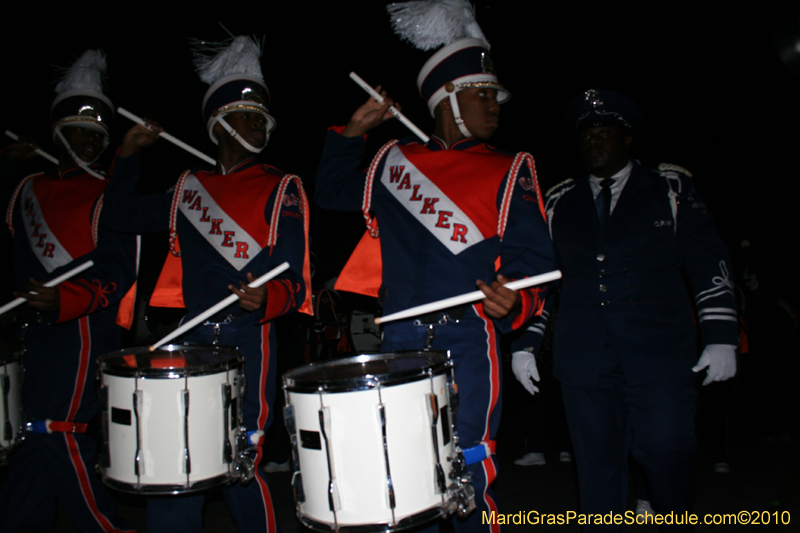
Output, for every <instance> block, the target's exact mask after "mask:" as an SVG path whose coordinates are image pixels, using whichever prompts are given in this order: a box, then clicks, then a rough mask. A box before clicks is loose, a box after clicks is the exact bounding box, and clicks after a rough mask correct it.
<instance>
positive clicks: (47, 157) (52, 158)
mask: <svg viewBox="0 0 800 533" xmlns="http://www.w3.org/2000/svg"><path fill="white" fill-rule="evenodd" d="M6 135H7V136H9V137H11V138H12V139H13V140H15V141H19V137H17V135H16V134H14V133H12V132H10V131H8V130H6ZM34 152H36V153H37V154H39V155H40V156H42V157H44V158H45V159H47V160H48V161H50V162H51V163H53V164H54V165H57V164H58V159H56V158H55V157H53V156H52V155H50V154H48V153H47V152H45V151H44V150H42V149H41V148H37V149H36V150H34ZM0 314H2V313H0Z"/></svg>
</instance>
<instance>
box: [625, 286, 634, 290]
mask: <svg viewBox="0 0 800 533" xmlns="http://www.w3.org/2000/svg"><path fill="white" fill-rule="evenodd" d="M632 288H633V287H632V286H630V285H625V290H626V291H629V290H631V289H632Z"/></svg>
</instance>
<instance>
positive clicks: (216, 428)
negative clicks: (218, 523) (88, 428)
mask: <svg viewBox="0 0 800 533" xmlns="http://www.w3.org/2000/svg"><path fill="white" fill-rule="evenodd" d="M170 354H171V355H173V356H175V358H176V360H178V361H179V360H181V358H183V359H185V361H186V362H187V363H186V364H187V366H185V367H168V368H158V367H154V366H153V365H152V364H150V363H151V359H150V357H151V354H150V353H149V351H148V350H147V348H137V349H133V350H120V351H118V352H114V353H111V354H107V355H104V356H103V357H102V358H101V364H100V378H101V382H102V389H103V396H104V397H105V405H104V412H103V416H104V417H105V419H104V424H105V428H106V434H107V450H106V455H107V461H106V463H105V465H103V466H102V467H101V470H102V473H103V481H104V482H105V483H106V484H107V485H109V486H111V487H114V488H116V489H119V490H123V491H127V492H145V493H148V494H177V493H183V492H192V491H196V490H203V489H206V488H208V487H211V486H214V485H218V484H220V483H223V482H225V481H227V480H229V479H230V478H231V476H232V468H233V465H232V463H230V462H228V461H227V458H226V443H230V448H229V450H230V451H231V456H233V455H235V453H236V436H237V431H238V429H239V425H240V420H239V416H238V411H237V400H238V399H239V379H240V377H239V376H240V375H241V368H242V365H243V362H242V360H241V357H240V356H239V355H238V353H237V352H236V350H234V349H232V348H222V347H211V346H202V345H193V346H191V345H190V346H179V345H170V346H167V347H166V348H165V349H163V350H162V351H161V352H159V353H156V354H153V355H152V356H153V357H163V356H169V355H170ZM209 354H210V355H211V356H212V357H211V358H210V359H211V362H208V361H207V359H209ZM129 357H135V358H136V361H137V365H135V366H129V364H128V363H127V362H126V358H129ZM204 358H205V359H206V360H204ZM140 365H141V366H140ZM184 391H188V398H189V410H188V425H187V424H185V423H184V412H185V411H184V399H183V398H184ZM226 391H229V392H230V397H231V402H230V404H229V406H228V407H227V408H226V407H225V403H226ZM137 397H139V398H141V400H140V402H141V403H140V405H139V406H138V407H139V408H138V410H137V408H136V407H137V406H136V405H135V402H136V400H135V398H137ZM185 432H188V447H187V445H186V441H187V439H186V437H185V435H184V433H185ZM187 449H188V455H189V461H190V462H189V471H188V472H187V470H186V466H185V465H186V461H185V458H186V453H187ZM137 450H139V471H138V475H137V470H136V466H137V460H136V458H137Z"/></svg>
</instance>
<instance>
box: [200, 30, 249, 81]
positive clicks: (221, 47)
mask: <svg viewBox="0 0 800 533" xmlns="http://www.w3.org/2000/svg"><path fill="white" fill-rule="evenodd" d="M192 44H193V46H192V53H193V55H194V59H193V61H192V62H193V63H194V66H195V67H196V69H197V73H198V74H199V75H200V79H201V80H203V81H204V82H205V83H207V84H209V85H212V84H213V83H214V82H216V81H217V80H219V79H221V78H224V77H225V76H229V75H231V74H247V75H249V76H252V77H255V78H259V79H264V76H263V75H262V74H261V62H260V59H261V53H262V44H261V43H259V42H258V41H256V40H255V39H254V38H252V37H248V36H246V35H240V36H238V37H235V38H233V39H228V40H227V41H223V42H221V43H209V42H206V41H193V43H192Z"/></svg>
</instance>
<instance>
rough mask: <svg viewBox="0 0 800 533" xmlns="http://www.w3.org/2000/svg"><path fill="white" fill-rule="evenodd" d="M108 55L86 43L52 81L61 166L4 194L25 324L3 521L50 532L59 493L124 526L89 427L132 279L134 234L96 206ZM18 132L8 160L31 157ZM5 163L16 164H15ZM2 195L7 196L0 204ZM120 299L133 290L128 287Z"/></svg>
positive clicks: (101, 526) (70, 505)
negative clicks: (107, 223)
mask: <svg viewBox="0 0 800 533" xmlns="http://www.w3.org/2000/svg"><path fill="white" fill-rule="evenodd" d="M105 68H106V61H105V56H104V55H103V54H102V53H100V52H99V51H97V50H88V51H86V52H85V53H84V54H83V55H82V56H81V57H80V58H79V59H78V61H77V62H76V63H75V64H74V65H73V66H72V67H71V68H70V69H69V70H68V71H67V73H66V74H65V76H64V79H63V80H62V81H61V82H60V83H59V84H58V85H57V86H56V92H57V93H58V96H57V97H56V98H55V100H54V101H53V105H52V109H51V115H52V118H53V138H54V140H55V143H56V146H57V148H58V155H59V157H58V169H57V172H45V173H38V174H33V175H30V176H28V177H26V178H24V179H23V180H22V181H21V182H20V183H19V185H18V186H17V187H16V189H15V190H14V192H13V194H12V197H11V200H10V202H9V203H8V204H7V205H8V208H7V211H6V224H7V225H8V227H9V229H10V230H11V233H12V234H13V236H14V269H15V275H16V286H17V291H18V292H17V293H15V295H16V296H18V297H22V298H24V299H26V300H27V305H25V307H22V308H20V309H22V312H21V313H20V314H19V316H18V321H19V322H20V323H24V324H25V325H24V326H22V328H21V332H20V336H21V337H22V340H23V342H24V346H25V355H24V367H25V381H24V386H23V405H24V410H25V413H26V415H27V417H28V424H27V431H26V432H25V435H24V441H23V442H22V444H21V445H20V447H19V449H18V450H17V451H16V452H14V453H13V454H12V455H11V456H10V459H9V469H8V478H7V479H6V482H5V486H4V489H3V494H2V497H1V498H0V524H3V530H4V531H9V532H19V531H50V530H51V529H52V527H53V525H54V520H55V514H56V500H58V501H59V502H60V503H61V505H62V506H63V508H64V509H65V510H66V512H67V514H68V516H69V518H70V519H71V520H72V521H73V523H74V524H75V526H76V527H77V528H78V529H80V530H81V531H84V532H110V531H123V530H127V526H126V525H125V524H124V523H123V522H122V521H121V520H120V519H119V518H118V517H117V515H116V512H115V510H114V503H113V501H112V500H111V497H110V495H109V494H108V493H107V492H106V489H105V487H104V486H103V483H102V482H101V481H100V480H99V478H98V477H97V476H96V475H95V471H94V465H95V455H96V451H95V441H94V438H92V437H91V436H89V435H87V434H86V430H87V425H88V423H89V421H90V420H91V419H92V417H93V416H94V415H95V414H96V413H97V411H98V402H97V398H96V392H95V385H94V379H95V376H96V374H97V369H96V360H97V358H98V357H99V356H100V355H102V354H104V353H107V352H110V351H113V350H117V349H118V348H119V342H120V334H121V331H122V329H121V328H120V325H124V326H125V327H130V323H131V322H130V319H131V318H132V313H131V312H128V313H127V314H126V315H125V316H122V315H123V314H124V313H118V308H119V307H125V308H127V310H128V311H132V307H131V306H119V305H118V304H119V302H120V300H121V299H122V298H123V296H124V295H125V294H126V292H127V291H128V289H129V288H130V287H131V286H132V284H133V282H134V280H135V275H136V272H135V264H136V254H137V246H136V237H135V236H134V235H123V234H120V233H115V232H112V231H110V230H108V229H106V228H105V227H104V225H103V219H104V218H105V217H106V216H108V215H109V212H108V209H107V208H105V209H101V208H102V205H103V191H104V189H105V188H106V183H107V176H106V175H105V173H103V171H102V170H101V169H100V166H99V165H97V164H96V163H95V162H96V161H97V159H98V158H99V157H100V154H101V153H102V152H103V150H104V149H105V148H106V146H107V145H108V138H109V121H110V120H111V118H112V117H113V106H112V104H111V101H110V100H109V99H108V98H107V97H106V96H105V95H104V94H103V92H102V76H103V73H104V71H105ZM35 148H36V147H35V146H34V145H32V144H31V143H27V142H21V143H16V144H14V145H11V146H9V147H7V148H6V149H5V150H4V152H3V160H4V167H11V166H14V160H15V159H16V160H17V161H22V160H25V159H27V158H29V157H32V156H33V151H34V149H35ZM3 173H4V174H6V175H5V176H4V178H5V179H8V177H9V176H8V174H9V173H10V174H13V173H14V172H13V171H11V172H9V173H7V172H3ZM4 205H6V204H4ZM90 260H91V261H93V262H94V266H93V267H92V268H91V269H90V270H88V271H86V272H85V273H84V274H81V276H80V278H79V279H73V280H69V281H65V282H62V283H61V284H60V285H58V286H56V287H52V288H49V287H45V286H44V285H43V284H44V283H45V282H46V281H48V280H52V279H53V278H55V277H57V276H60V275H61V274H64V273H66V272H68V271H69V270H71V269H72V268H73V267H76V266H79V265H82V264H83V263H86V262H87V261H90ZM125 301H126V302H132V301H133V290H131V291H130V293H129V294H128V297H126V298H125Z"/></svg>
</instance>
